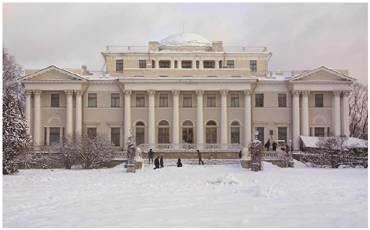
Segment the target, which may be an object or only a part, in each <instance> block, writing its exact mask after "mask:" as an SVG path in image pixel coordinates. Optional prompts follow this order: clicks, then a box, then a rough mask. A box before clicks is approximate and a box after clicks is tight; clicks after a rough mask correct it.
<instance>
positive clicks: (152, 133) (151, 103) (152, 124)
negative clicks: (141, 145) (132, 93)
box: [148, 90, 155, 148]
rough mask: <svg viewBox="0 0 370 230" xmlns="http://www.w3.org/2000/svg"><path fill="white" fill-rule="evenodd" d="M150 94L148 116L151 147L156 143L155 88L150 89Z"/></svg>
mask: <svg viewBox="0 0 370 230" xmlns="http://www.w3.org/2000/svg"><path fill="white" fill-rule="evenodd" d="M148 94H149V116H148V144H149V146H150V147H152V148H153V147H154V145H155V107H154V106H155V104H154V102H155V100H154V95H155V91H154V90H148Z"/></svg>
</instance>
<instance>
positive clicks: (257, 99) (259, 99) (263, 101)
mask: <svg viewBox="0 0 370 230" xmlns="http://www.w3.org/2000/svg"><path fill="white" fill-rule="evenodd" d="M257 95H258V96H262V99H261V98H259V97H257ZM259 102H261V103H259ZM254 103H255V107H256V108H263V107H265V96H264V94H263V93H256V94H255V95H254Z"/></svg>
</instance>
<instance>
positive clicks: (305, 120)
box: [302, 91, 310, 136]
mask: <svg viewBox="0 0 370 230" xmlns="http://www.w3.org/2000/svg"><path fill="white" fill-rule="evenodd" d="M308 95H309V91H303V92H302V136H309V135H310V130H309V110H308Z"/></svg>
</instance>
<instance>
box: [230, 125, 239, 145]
mask: <svg viewBox="0 0 370 230" xmlns="http://www.w3.org/2000/svg"><path fill="white" fill-rule="evenodd" d="M231 144H240V128H239V127H231Z"/></svg>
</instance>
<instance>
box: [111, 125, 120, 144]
mask: <svg viewBox="0 0 370 230" xmlns="http://www.w3.org/2000/svg"><path fill="white" fill-rule="evenodd" d="M120 134H121V129H120V128H111V130H110V140H111V143H112V145H113V146H120V139H121V138H120Z"/></svg>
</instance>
